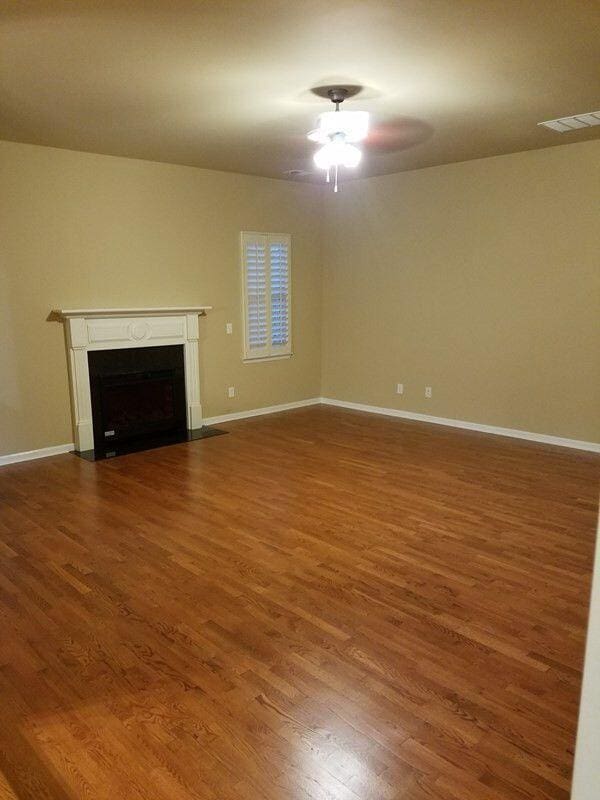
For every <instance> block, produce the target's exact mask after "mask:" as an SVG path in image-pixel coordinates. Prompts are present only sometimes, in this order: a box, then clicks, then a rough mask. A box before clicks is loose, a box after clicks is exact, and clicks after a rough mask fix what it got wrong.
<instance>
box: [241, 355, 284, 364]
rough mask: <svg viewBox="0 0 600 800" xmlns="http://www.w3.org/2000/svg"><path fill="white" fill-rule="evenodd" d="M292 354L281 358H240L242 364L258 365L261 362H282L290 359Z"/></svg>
mask: <svg viewBox="0 0 600 800" xmlns="http://www.w3.org/2000/svg"><path fill="white" fill-rule="evenodd" d="M293 355H294V354H293V353H286V354H285V355H283V356H262V357H260V358H242V361H243V363H244V364H258V363H259V362H262V361H283V360H284V359H286V358H291V357H292V356H293Z"/></svg>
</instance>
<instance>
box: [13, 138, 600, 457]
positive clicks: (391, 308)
mask: <svg viewBox="0 0 600 800" xmlns="http://www.w3.org/2000/svg"><path fill="white" fill-rule="evenodd" d="M599 186H600V142H588V143H582V144H575V145H568V146H564V147H562V146H561V147H555V148H551V149H546V150H538V151H531V152H527V153H519V154H515V155H510V156H501V157H498V158H491V159H484V160H480V161H470V162H466V163H462V164H452V165H448V166H443V167H434V168H431V169H425V170H420V171H415V172H407V173H402V174H397V175H390V176H386V177H381V178H372V179H368V180H363V181H355V182H352V183H347V184H345V185H344V186H343V187H342V190H341V192H339V193H338V194H337V195H334V194H332V193H330V192H326V193H325V194H324V193H323V192H322V191H321V188H320V187H317V186H309V185H301V184H295V183H290V182H287V181H277V180H270V179H265V178H255V177H249V176H243V175H234V174H229V173H219V172H210V171H205V170H199V169H194V168H190V167H179V166H172V165H168V164H158V163H153V162H147V161H136V160H132V159H123V158H113V157H110V156H98V155H93V154H86V153H75V152H71V151H66V150H55V149H51V148H44V147H35V146H30V145H20V144H13V143H8V142H0V221H1V222H0V224H1V226H2V252H1V254H0V256H1V259H2V260H1V261H0V455H2V454H5V453H12V452H18V451H22V450H29V449H35V448H38V447H47V446H50V445H53V444H60V443H64V442H68V441H71V439H72V436H71V427H70V415H69V398H68V388H67V370H66V357H65V348H64V341H63V331H62V327H61V326H60V325H59V324H58V323H56V322H47V321H46V317H47V315H48V312H49V311H50V309H51V308H53V307H61V306H62V307H69V306H71V307H83V306H127V305H132V306H144V305H178V304H185V303H199V304H210V305H213V306H214V307H215V308H214V311H212V312H211V313H210V314H209V315H208V316H207V317H206V318H205V319H203V320H201V343H200V344H201V365H200V366H201V378H202V389H203V407H204V412H205V414H206V415H207V416H213V415H217V414H222V413H227V412H230V411H239V410H244V409H249V408H257V407H260V406H266V405H274V404H277V403H285V402H290V401H294V400H300V399H304V398H308V397H315V396H318V395H324V396H328V397H334V398H338V399H341V400H349V401H355V402H362V403H369V404H373V405H378V406H386V407H392V408H400V409H405V410H408V411H416V412H422V413H427V414H432V415H436V416H443V417H453V418H457V419H462V420H468V421H472V422H480V423H487V424H490V425H499V426H505V427H511V428H520V429H523V430H528V431H535V432H539V433H546V434H554V435H557V436H564V437H569V438H577V439H584V440H587V441H600V430H599V427H600V412H599V408H600V396H599V395H600V358H599V355H598V354H599V353H600V325H599V321H598V320H599V312H600V286H599V282H600V262H599V258H600V257H599V253H600V223H599V219H600V214H599V212H600V201H599ZM323 197H324V198H325V202H324V204H323V203H322V199H323ZM243 229H253V230H272V231H277V232H280V231H288V232H291V233H292V235H293V261H294V265H293V313H294V320H293V328H294V356H293V358H292V359H290V360H289V361H277V362H272V363H263V364H250V365H245V364H243V363H242V361H241V353H242V342H241V332H242V328H241V303H240V294H241V290H240V269H239V262H238V235H239V231H240V230H243ZM321 243H322V244H321ZM321 267H323V287H322V286H321V277H322V276H321V271H322V270H321ZM321 291H322V300H323V304H322V307H321ZM321 320H322V323H323V336H322V335H321ZM230 321H231V322H233V324H234V335H233V336H227V335H226V334H225V323H226V322H230ZM321 342H323V360H322V365H321ZM321 366H322V369H321ZM398 382H402V383H404V385H405V394H404V396H402V397H399V396H398V395H396V394H394V389H395V385H396V383H398ZM230 385H234V386H235V387H236V389H237V391H238V397H237V398H236V399H234V400H229V399H227V397H226V391H227V386H230ZM425 385H431V386H432V387H433V398H432V399H431V400H425V399H424V398H423V393H424V387H425Z"/></svg>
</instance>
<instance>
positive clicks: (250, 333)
mask: <svg viewBox="0 0 600 800" xmlns="http://www.w3.org/2000/svg"><path fill="white" fill-rule="evenodd" d="M290 241H291V237H290V236H289V235H288V234H285V233H283V234H281V233H247V232H244V233H242V269H243V274H244V359H246V360H250V359H258V358H278V357H282V356H290V355H291V354H292V341H291V339H292V337H291V313H290V261H291V258H290Z"/></svg>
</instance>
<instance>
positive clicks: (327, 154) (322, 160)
mask: <svg viewBox="0 0 600 800" xmlns="http://www.w3.org/2000/svg"><path fill="white" fill-rule="evenodd" d="M361 158H362V152H361V151H360V150H359V149H358V147H355V146H354V145H353V144H350V143H349V142H347V141H345V140H344V139H334V140H333V141H331V142H327V144H324V145H323V147H321V148H320V149H319V150H317V152H316V153H315V154H314V156H313V159H314V162H315V166H317V167H318V168H319V169H327V170H329V169H331V168H332V167H348V168H353V167H357V166H358V165H359V163H360V160H361Z"/></svg>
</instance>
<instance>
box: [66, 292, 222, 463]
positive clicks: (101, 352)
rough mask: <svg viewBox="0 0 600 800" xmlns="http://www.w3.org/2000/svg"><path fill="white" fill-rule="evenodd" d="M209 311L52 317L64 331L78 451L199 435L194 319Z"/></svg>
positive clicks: (74, 312) (73, 312)
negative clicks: (152, 438) (155, 437)
mask: <svg viewBox="0 0 600 800" xmlns="http://www.w3.org/2000/svg"><path fill="white" fill-rule="evenodd" d="M210 309H211V306H189V307H181V308H169V307H160V308H128V309H116V308H108V309H98V308H96V309H60V310H57V311H53V312H52V318H54V319H59V320H61V321H62V322H63V323H64V326H65V339H66V346H67V353H68V371H69V384H70V394H71V411H72V418H73V436H74V441H75V450H76V451H78V452H80V453H86V452H94V450H95V449H100V447H99V446H100V445H102V447H104V448H105V449H106V447H107V446H109V442H110V441H111V440H112V441H115V442H116V441H117V440H120V441H121V442H131V441H133V440H135V439H136V437H139V436H142V435H147V436H151V435H152V434H153V433H154V434H156V435H171V434H182V433H183V434H185V433H188V434H191V433H193V432H195V431H198V430H200V429H201V428H202V405H201V402H200V375H199V351H198V337H199V319H198V318H199V316H204V315H205V314H206V312H207V311H209V310H210ZM112 351H119V352H118V353H115V352H112ZM151 401H156V402H155V403H154V406H155V407H154V410H152V408H151V405H152V402H151ZM111 431H114V433H113V434H111ZM106 434H108V435H106ZM190 438H195V437H194V436H191V437H190Z"/></svg>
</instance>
